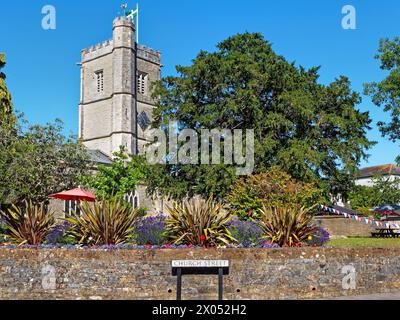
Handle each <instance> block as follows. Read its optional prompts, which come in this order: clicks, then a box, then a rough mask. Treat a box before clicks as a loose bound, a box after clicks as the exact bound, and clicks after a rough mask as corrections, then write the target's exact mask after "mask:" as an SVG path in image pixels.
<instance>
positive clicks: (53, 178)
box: [0, 120, 89, 203]
mask: <svg viewBox="0 0 400 320" xmlns="http://www.w3.org/2000/svg"><path fill="white" fill-rule="evenodd" d="M17 129H18V130H17V134H16V135H10V136H9V138H10V143H9V144H8V146H7V147H6V148H4V150H3V151H4V153H3V154H2V155H3V166H2V167H1V168H0V169H1V173H0V203H16V202H20V201H21V200H23V199H30V200H32V201H34V202H42V201H45V200H46V199H47V197H48V196H49V195H50V194H52V193H56V192H59V191H63V190H66V189H70V188H73V187H76V186H77V184H78V181H79V177H80V176H81V175H84V174H86V173H87V170H88V168H89V162H88V160H89V159H88V155H87V153H86V150H85V148H84V147H83V145H81V144H80V143H79V142H78V141H77V139H76V138H75V137H66V136H64V134H63V123H62V122H61V121H60V120H56V121H55V122H54V123H49V124H47V125H44V126H40V125H29V124H28V123H26V122H24V125H18V126H17Z"/></svg>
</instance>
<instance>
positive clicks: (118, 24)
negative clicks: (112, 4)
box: [113, 16, 135, 29]
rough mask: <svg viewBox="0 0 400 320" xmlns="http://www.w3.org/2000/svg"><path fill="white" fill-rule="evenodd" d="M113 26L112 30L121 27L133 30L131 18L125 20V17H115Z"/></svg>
mask: <svg viewBox="0 0 400 320" xmlns="http://www.w3.org/2000/svg"><path fill="white" fill-rule="evenodd" d="M113 25H114V28H115V27H121V26H123V27H131V28H133V29H134V28H135V25H134V22H133V20H132V19H131V18H127V17H124V16H122V17H116V18H115V19H114V22H113Z"/></svg>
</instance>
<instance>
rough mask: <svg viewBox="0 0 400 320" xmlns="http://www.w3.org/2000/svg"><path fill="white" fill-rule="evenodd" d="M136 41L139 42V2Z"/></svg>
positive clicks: (137, 5) (137, 6) (137, 4)
mask: <svg viewBox="0 0 400 320" xmlns="http://www.w3.org/2000/svg"><path fill="white" fill-rule="evenodd" d="M136 11H137V14H136V41H137V43H138V44H139V2H137V3H136Z"/></svg>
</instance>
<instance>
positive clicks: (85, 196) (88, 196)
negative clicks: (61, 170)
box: [49, 188, 96, 202]
mask: <svg viewBox="0 0 400 320" xmlns="http://www.w3.org/2000/svg"><path fill="white" fill-rule="evenodd" d="M49 197H50V198H55V199H61V200H76V201H89V202H95V201H96V197H95V196H94V195H93V193H91V192H89V191H87V190H84V189H81V188H77V189H73V190H69V191H64V192H60V193H56V194H52V195H50V196H49Z"/></svg>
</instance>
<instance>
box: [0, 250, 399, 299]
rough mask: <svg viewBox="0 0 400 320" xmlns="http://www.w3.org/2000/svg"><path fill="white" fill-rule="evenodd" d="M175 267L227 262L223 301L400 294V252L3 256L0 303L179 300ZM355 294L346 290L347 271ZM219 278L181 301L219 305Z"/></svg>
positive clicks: (186, 281)
mask: <svg viewBox="0 0 400 320" xmlns="http://www.w3.org/2000/svg"><path fill="white" fill-rule="evenodd" d="M174 259H183V260H186V259H188V260H191V259H196V260H199V259H228V260H230V264H231V272H230V275H229V276H226V277H225V280H224V291H225V293H224V298H225V299H229V300H231V299H312V298H323V297H332V296H342V295H355V294H368V293H382V292H389V291H393V290H400V249H368V248H364V249H332V248H300V249H225V250H223V249H221V250H190V249H182V250H176V249H175V250H116V251H94V250H65V249H53V250H45V249H0V299H138V300H141V299H175V297H176V291H175V290H176V278H175V277H173V276H172V275H171V265H170V264H171V261H172V260H174ZM349 265H350V266H353V267H354V268H355V270H356V272H357V273H356V289H355V290H350V291H348V290H345V289H343V286H342V281H343V278H344V277H345V274H343V273H342V271H343V268H344V267H345V266H349ZM216 298H217V278H216V277H215V276H211V277H209V276H184V278H183V299H185V300H187V299H216Z"/></svg>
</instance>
